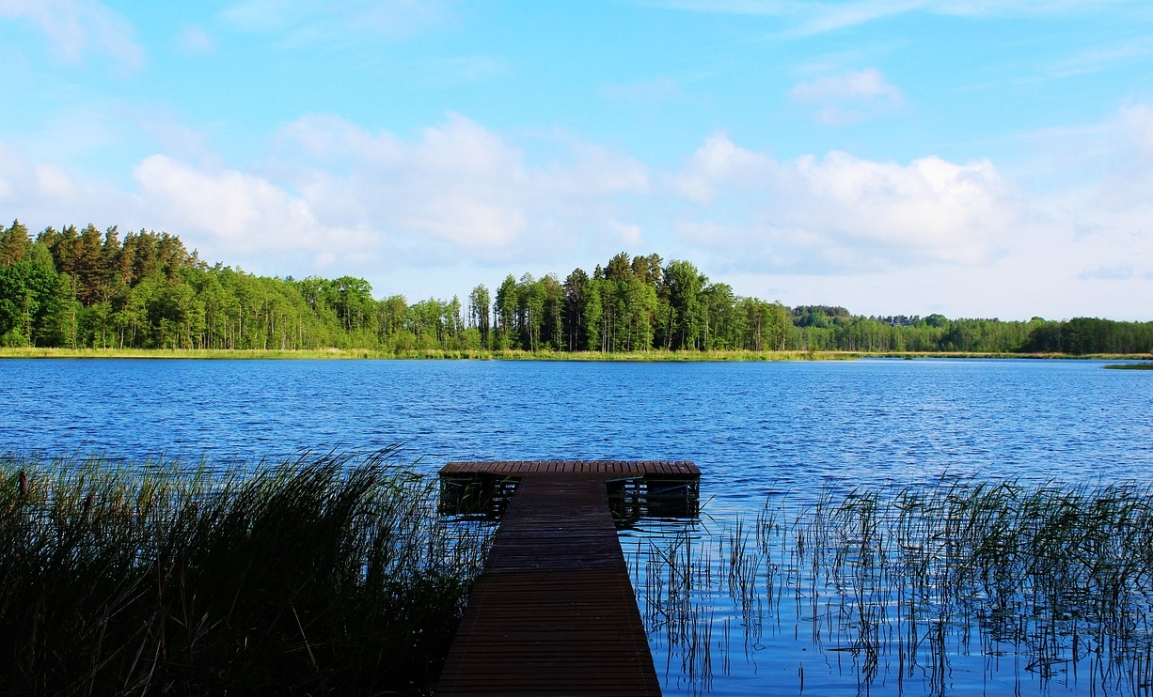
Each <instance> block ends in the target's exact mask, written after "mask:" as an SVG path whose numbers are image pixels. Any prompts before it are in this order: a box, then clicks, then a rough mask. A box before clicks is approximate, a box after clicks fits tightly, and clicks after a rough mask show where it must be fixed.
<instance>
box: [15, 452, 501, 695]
mask: <svg viewBox="0 0 1153 697" xmlns="http://www.w3.org/2000/svg"><path fill="white" fill-rule="evenodd" d="M394 455H395V453H392V452H389V451H384V452H380V453H377V454H375V455H373V456H370V457H367V458H362V459H360V460H358V461H356V462H353V461H350V459H349V458H346V457H340V456H335V455H330V456H324V457H317V458H311V459H307V460H305V459H302V460H299V461H296V462H289V463H284V464H280V465H274V466H269V465H261V466H259V467H255V468H252V469H251V470H246V471H242V470H235V471H231V472H226V473H223V474H222V473H220V472H210V471H207V470H204V471H200V472H198V473H193V474H189V473H187V472H186V471H180V470H177V469H175V468H172V467H167V468H161V469H159V470H157V469H146V468H143V467H139V466H125V465H119V466H117V465H110V464H109V463H105V462H98V461H86V462H76V461H54V462H43V461H39V460H35V459H31V460H30V459H11V458H9V459H6V460H3V461H0V685H2V687H0V693H3V694H5V695H80V694H84V695H89V694H146V693H168V694H179V695H210V694H211V695H221V694H248V693H254V692H262V693H267V694H311V695H318V694H333V695H340V694H358V695H360V694H364V695H370V694H382V693H387V694H394V693H395V694H426V693H428V692H430V691H431V690H432V687H433V682H434V681H435V679H436V678H437V676H438V675H439V672H440V668H441V665H442V663H443V660H444V656H445V655H446V654H447V651H448V647H449V645H450V644H451V641H452V638H453V636H454V634H455V631H456V625H457V623H458V621H459V618H460V616H461V614H462V612H463V607H464V604H465V601H466V599H467V592H468V590H469V588H470V585H471V582H472V580H473V579H474V578H475V576H476V575H477V574H478V573H479V571H480V567H481V563H482V559H483V554H484V552H485V545H486V542H487V536H486V533H484V531H482V530H478V529H467V530H466V529H464V528H461V527H457V526H449V525H446V524H442V523H441V522H440V521H439V520H438V518H437V517H436V508H435V504H436V499H435V488H434V487H435V482H434V481H432V480H430V479H429V478H426V477H422V476H420V475H418V474H417V473H415V472H414V471H413V470H412V469H411V468H410V467H408V466H404V465H398V464H396V463H395V462H393V457H394Z"/></svg>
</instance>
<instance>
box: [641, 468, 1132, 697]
mask: <svg viewBox="0 0 1153 697" xmlns="http://www.w3.org/2000/svg"><path fill="white" fill-rule="evenodd" d="M622 546H623V548H624V550H625V552H626V557H627V559H628V561H629V566H630V573H631V575H632V579H633V585H634V589H635V590H636V593H637V600H638V604H639V607H640V609H641V614H642V616H643V618H644V620H645V625H646V629H647V631H648V632H649V637H650V645H651V646H652V648H653V651H654V660H655V661H656V663H657V665H658V670H661V668H662V667H663V672H664V681H665V686H664V687H665V693H666V694H688V695H698V694H717V695H729V694H732V695H736V694H746V693H748V692H749V691H750V689H757V688H752V687H751V686H752V685H758V686H759V690H763V689H764V688H765V686H768V685H772V686H774V687H775V688H777V689H780V690H781V691H790V692H791V691H794V690H795V691H796V692H798V693H800V694H803V693H805V692H806V691H807V692H809V693H812V694H829V693H832V692H836V693H840V694H870V693H872V692H874V691H877V692H883V693H885V694H892V693H896V694H904V693H909V694H930V695H944V694H961V695H965V694H1001V693H1006V694H1007V693H1010V692H1012V693H1015V694H1021V693H1038V692H1045V693H1048V694H1101V695H1117V694H1125V695H1130V694H1149V693H1150V692H1151V690H1153V634H1151V631H1153V627H1151V626H1150V620H1149V618H1150V615H1151V613H1153V571H1151V570H1153V564H1151V562H1153V489H1151V488H1150V487H1148V486H1135V485H1128V484H1115V485H1109V486H1102V487H1091V488H1090V487H1081V488H1073V489H1069V488H1047V487H1033V486H1024V485H1020V484H1018V483H1016V482H999V483H989V482H976V481H957V480H946V479H942V480H941V481H939V482H938V483H937V484H935V485H932V486H916V487H893V488H890V489H873V490H857V491H850V492H844V491H841V492H832V491H830V492H825V493H824V494H822V495H821V496H818V497H816V498H814V499H807V500H806V499H798V498H797V497H790V496H787V495H783V494H778V495H775V496H770V497H769V498H768V500H767V502H766V504H765V506H764V508H763V509H762V510H761V511H760V512H759V513H758V514H757V515H756V516H755V517H751V518H745V517H741V516H737V517H733V518H728V519H725V520H717V519H711V518H709V517H708V516H707V515H706V516H704V517H703V519H702V520H701V521H700V522H694V521H669V520H645V521H641V522H640V523H639V524H638V526H637V528H636V529H635V530H633V531H628V532H625V533H622ZM719 677H723V678H724V680H717V678H719Z"/></svg>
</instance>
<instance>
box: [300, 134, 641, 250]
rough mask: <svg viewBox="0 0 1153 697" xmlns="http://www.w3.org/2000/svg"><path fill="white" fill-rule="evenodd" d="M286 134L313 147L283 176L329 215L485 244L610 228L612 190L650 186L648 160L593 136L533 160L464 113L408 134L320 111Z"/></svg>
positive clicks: (406, 233) (466, 244)
mask: <svg viewBox="0 0 1153 697" xmlns="http://www.w3.org/2000/svg"><path fill="white" fill-rule="evenodd" d="M282 138H283V139H284V141H285V143H286V145H288V146H295V147H297V148H299V150H300V151H301V152H302V153H303V154H305V155H307V158H306V159H305V160H299V159H296V158H293V162H294V164H293V165H292V166H291V167H290V168H289V169H288V170H287V171H286V173H285V176H286V177H287V178H289V179H291V180H292V181H294V182H295V183H296V186H297V188H298V190H299V191H300V192H301V193H302V196H303V197H304V198H305V200H307V201H308V202H309V203H310V205H311V206H312V207H313V208H314V209H315V210H317V211H319V212H322V214H323V215H324V216H325V217H326V218H331V219H340V220H346V221H350V220H353V219H355V220H360V221H362V222H363V223H364V224H365V225H367V226H368V227H371V228H372V229H376V230H380V231H382V232H384V233H386V234H388V235H390V236H392V237H394V238H397V239H400V240H403V241H404V243H406V244H410V243H412V242H413V241H414V240H419V239H424V240H430V241H439V242H440V243H442V244H450V245H453V246H455V247H457V248H463V249H471V250H473V251H474V252H475V253H481V254H484V253H486V250H488V251H491V250H494V249H499V248H507V247H509V246H510V245H512V244H513V243H514V242H515V241H518V240H521V239H522V238H524V237H525V236H527V235H531V236H532V238H533V241H534V243H535V244H542V243H543V242H545V241H549V240H551V242H552V243H559V244H562V245H563V244H564V243H565V240H564V239H563V235H564V234H566V233H570V232H571V231H572V230H573V229H574V228H575V227H577V226H579V225H580V224H581V223H585V224H588V225H590V226H591V227H593V228H596V227H600V228H602V229H605V230H608V229H609V228H610V227H611V226H609V224H608V221H609V220H610V219H611V218H612V210H613V205H612V202H611V199H612V198H613V197H614V196H618V195H629V194H636V193H640V192H643V191H644V190H645V189H646V187H647V186H648V174H647V171H646V169H645V168H644V167H643V166H642V165H640V164H639V163H637V162H636V161H634V160H632V159H631V158H628V157H625V156H622V155H619V154H616V153H613V152H611V151H608V150H605V149H603V148H597V147H594V146H591V145H587V144H580V143H577V144H569V146H568V148H567V149H568V152H569V157H568V159H566V160H557V161H553V162H550V163H547V164H545V165H541V166H535V167H534V166H530V165H529V164H527V163H526V161H525V155H524V153H523V152H522V151H521V150H520V149H519V148H518V147H516V146H514V145H512V144H510V143H509V142H507V141H506V140H505V139H504V138H502V137H501V136H499V135H497V134H495V133H493V132H491V131H489V130H487V129H485V128H483V127H481V126H479V125H478V124H476V123H474V122H472V121H470V120H468V119H466V118H464V117H462V116H459V115H449V117H448V119H447V120H446V122H445V123H443V124H441V125H438V126H434V127H429V128H426V129H424V130H423V131H421V133H420V135H419V137H417V138H416V139H413V140H411V141H406V140H403V139H401V138H399V137H398V136H396V135H394V134H392V133H388V132H378V133H370V132H368V131H366V130H364V129H362V128H360V127H358V126H356V125H354V124H351V123H349V122H347V121H345V120H343V119H340V118H337V117H334V116H320V115H313V116H307V117H305V118H302V119H300V120H299V121H297V122H295V123H293V124H291V125H290V126H288V127H287V128H286V129H285V130H284V132H283V134H282ZM614 229H615V228H614ZM590 231H591V230H590ZM535 244H530V245H529V246H535Z"/></svg>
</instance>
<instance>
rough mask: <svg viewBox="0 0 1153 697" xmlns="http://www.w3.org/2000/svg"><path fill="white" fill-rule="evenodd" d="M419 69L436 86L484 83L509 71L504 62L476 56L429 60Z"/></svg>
mask: <svg viewBox="0 0 1153 697" xmlns="http://www.w3.org/2000/svg"><path fill="white" fill-rule="evenodd" d="M417 69H418V70H419V71H420V72H421V74H422V75H423V76H424V80H425V81H426V82H428V83H431V84H434V85H446V84H459V83H462V82H466V83H467V82H484V81H485V80H489V79H492V78H494V77H496V76H498V75H500V74H501V73H504V72H505V70H506V69H507V68H506V66H505V64H504V61H502V60H500V59H499V58H496V57H494V56H484V55H474V56H455V57H452V58H429V59H427V60H424V61H421V62H420V64H419V65H418V66H417Z"/></svg>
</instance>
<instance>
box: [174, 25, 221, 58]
mask: <svg viewBox="0 0 1153 697" xmlns="http://www.w3.org/2000/svg"><path fill="white" fill-rule="evenodd" d="M175 44H176V48H177V50H179V51H181V52H183V53H189V54H199V53H211V52H212V51H213V49H214V48H215V42H213V40H212V37H211V36H209V35H208V32H206V31H204V29H202V28H201V27H194V26H188V27H184V28H182V29H181V30H180V31H179V32H177V34H176V39H175Z"/></svg>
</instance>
